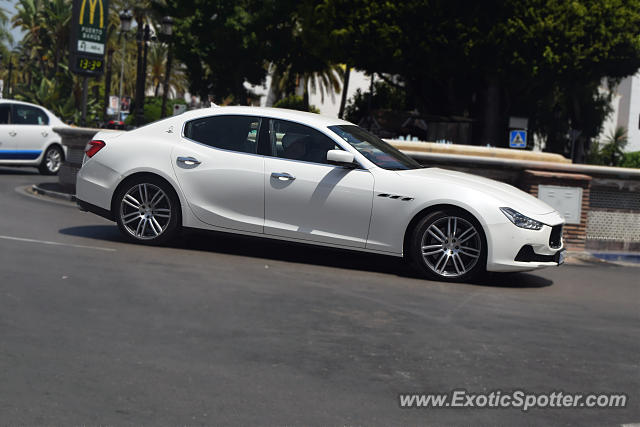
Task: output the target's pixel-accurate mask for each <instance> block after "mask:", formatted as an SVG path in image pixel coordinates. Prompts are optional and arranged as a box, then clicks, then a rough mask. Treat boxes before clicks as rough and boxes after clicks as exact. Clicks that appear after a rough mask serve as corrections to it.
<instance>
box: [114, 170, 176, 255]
mask: <svg viewBox="0 0 640 427" xmlns="http://www.w3.org/2000/svg"><path fill="white" fill-rule="evenodd" d="M114 201H115V203H114V211H115V212H114V216H115V217H116V222H117V223H118V228H120V231H121V232H122V233H123V234H124V235H125V236H126V237H127V239H128V240H130V241H133V242H137V243H144V244H150V245H159V244H162V243H165V242H167V241H168V240H169V239H171V238H172V237H173V236H174V235H175V234H176V232H177V231H178V228H179V215H180V214H179V209H180V203H179V201H178V197H177V196H176V194H175V192H174V191H173V189H172V188H171V187H170V186H169V185H168V184H167V183H166V182H164V181H163V180H161V179H157V178H155V177H141V178H137V179H133V180H131V181H129V182H127V183H126V184H125V185H123V186H122V187H121V188H120V190H119V191H118V193H117V194H116V197H115V200H114Z"/></svg>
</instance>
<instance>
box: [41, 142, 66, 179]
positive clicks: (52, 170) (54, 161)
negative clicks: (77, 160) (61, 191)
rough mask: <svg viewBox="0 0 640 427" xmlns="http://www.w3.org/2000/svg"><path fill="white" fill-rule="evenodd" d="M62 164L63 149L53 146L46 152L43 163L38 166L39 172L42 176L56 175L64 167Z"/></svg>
mask: <svg viewBox="0 0 640 427" xmlns="http://www.w3.org/2000/svg"><path fill="white" fill-rule="evenodd" d="M62 162H64V152H63V151H62V148H60V147H59V146H57V145H52V146H50V147H48V148H47V149H46V150H45V152H44V156H42V161H41V162H40V165H39V166H38V171H40V173H41V174H42V175H56V174H57V173H58V171H59V170H60V166H62Z"/></svg>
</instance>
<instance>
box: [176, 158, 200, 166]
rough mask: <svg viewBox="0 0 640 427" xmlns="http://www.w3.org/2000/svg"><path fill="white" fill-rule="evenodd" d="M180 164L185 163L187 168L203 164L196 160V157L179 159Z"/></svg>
mask: <svg viewBox="0 0 640 427" xmlns="http://www.w3.org/2000/svg"><path fill="white" fill-rule="evenodd" d="M178 162H179V163H184V164H185V165H187V166H194V165H199V164H200V163H202V162H201V161H200V160H198V159H196V158H195V157H178Z"/></svg>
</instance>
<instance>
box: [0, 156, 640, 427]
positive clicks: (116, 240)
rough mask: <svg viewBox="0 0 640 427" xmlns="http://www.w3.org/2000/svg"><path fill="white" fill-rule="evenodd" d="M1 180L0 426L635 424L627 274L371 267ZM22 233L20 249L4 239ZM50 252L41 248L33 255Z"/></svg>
mask: <svg viewBox="0 0 640 427" xmlns="http://www.w3.org/2000/svg"><path fill="white" fill-rule="evenodd" d="M47 180H49V181H50V180H55V178H43V177H40V176H37V175H35V173H33V172H31V171H30V170H28V169H10V168H0V424H2V425H5V424H11V425H20V424H25V425H33V424H57V425H72V424H73V425H79V424H88V425H95V424H111V425H128V424H136V425H140V424H146V425H196V424H204V425H213V424H216V425H283V424H287V425H386V426H388V425H445V424H446V425H451V424H455V425H496V424H500V425H523V424H526V425H545V426H548V425H570V424H574V425H575V424H578V425H599V426H600V425H620V424H624V423H639V422H640V405H639V401H640V367H639V362H640V281H639V280H638V276H639V274H640V269H638V268H633V267H618V266H611V265H592V264H585V265H565V266H562V267H561V268H553V269H547V270H542V271H540V272H536V273H534V274H512V275H494V276H492V277H490V278H488V279H486V280H485V281H484V282H483V283H479V284H444V283H438V282H429V281H424V280H420V279H418V278H415V277H413V276H412V273H411V272H410V271H409V270H407V268H406V267H405V266H404V265H403V264H402V263H401V262H400V261H398V260H395V259H393V258H386V257H382V256H375V255H367V254H358V253H351V252H345V251H334V250H329V249H318V248H312V247H306V246H297V245H290V244H287V243H281V242H272V241H266V240H258V239H249V238H238V237H233V236H227V235H221V234H209V233H206V234H199V233H198V234H196V233H187V234H186V235H185V236H184V237H182V238H180V239H179V240H178V241H177V242H176V243H175V245H173V246H172V247H163V248H148V247H143V246H138V245H132V244H127V243H123V241H122V240H121V238H120V236H119V234H118V231H117V229H116V227H115V225H113V224H111V223H109V222H108V221H106V220H103V219H102V218H99V217H97V216H94V215H92V214H88V213H83V212H80V211H78V210H77V209H75V208H74V207H73V206H71V205H70V204H66V203H61V202H52V201H45V200H42V199H41V198H40V199H38V198H35V197H29V196H27V195H26V194H24V193H22V192H20V191H17V190H16V188H17V187H21V186H25V185H29V184H33V183H38V182H44V181H47ZM15 239H31V240H15ZM43 241H45V242H53V243H57V244H52V243H43ZM453 389H467V390H469V391H470V392H482V391H487V390H494V389H501V390H506V391H510V390H514V389H525V390H526V391H529V392H535V393H542V392H551V391H554V390H563V391H565V392H583V393H588V392H624V393H627V394H628V396H629V403H628V406H627V408H626V409H604V410H603V409H584V408H576V409H533V410H530V411H528V412H527V413H523V412H522V411H520V410H517V409H468V408H465V409H460V408H457V409H453V408H448V409H400V407H399V404H398V394H399V393H402V392H442V393H444V392H448V391H451V390H453Z"/></svg>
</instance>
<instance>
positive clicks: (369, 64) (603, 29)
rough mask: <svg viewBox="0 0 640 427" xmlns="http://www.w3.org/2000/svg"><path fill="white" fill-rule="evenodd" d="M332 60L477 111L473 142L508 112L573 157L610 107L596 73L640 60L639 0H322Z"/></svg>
mask: <svg viewBox="0 0 640 427" xmlns="http://www.w3.org/2000/svg"><path fill="white" fill-rule="evenodd" d="M320 9H321V10H322V13H321V14H320V17H319V19H321V20H323V21H324V23H325V25H326V27H327V28H328V29H329V34H330V39H331V40H332V41H333V42H334V43H335V44H336V45H337V46H338V47H337V48H336V49H335V51H336V52H338V58H337V59H338V60H341V61H348V62H349V64H353V66H354V67H356V68H359V69H363V70H365V71H367V72H369V73H372V72H376V73H388V74H393V75H398V76H399V77H400V80H401V81H402V82H403V84H404V86H405V88H406V94H407V104H408V105H411V106H415V107H416V108H418V109H419V110H420V111H421V112H423V113H431V114H438V115H459V116H467V117H471V118H474V119H476V122H477V123H478V125H479V127H480V129H479V132H476V131H474V135H475V138H476V142H477V143H491V144H492V145H505V144H506V142H507V136H506V130H507V119H508V117H509V116H525V117H529V119H530V126H529V127H530V130H531V131H533V132H535V133H537V134H539V135H540V136H541V137H542V138H543V139H545V140H546V147H547V150H550V151H554V152H559V153H562V154H565V155H567V154H568V153H569V152H570V145H569V142H568V138H567V137H566V134H567V133H568V130H569V129H570V128H573V129H577V130H579V131H581V136H580V137H579V139H578V141H577V147H576V148H577V149H576V152H577V153H578V155H577V157H578V159H579V160H580V159H581V157H582V156H583V153H584V152H585V151H586V150H587V149H588V146H589V143H590V140H591V139H592V138H594V137H595V136H596V135H598V134H599V131H600V125H601V123H602V121H603V119H604V117H605V116H606V114H607V101H608V97H607V96H606V95H605V96H602V95H601V94H600V93H599V91H598V88H599V85H600V83H601V81H602V79H603V78H605V77H609V78H612V79H619V78H621V77H624V76H627V75H631V74H633V73H635V72H636V70H637V69H638V67H640V37H638V30H637V29H638V27H640V1H639V0H580V1H578V0H576V1H571V2H565V1H558V0H507V1H498V0H487V1H482V2H466V1H461V0H453V1H446V2H445V1H437V0H431V1H429V0H408V1H404V2H390V1H385V0H372V1H368V0H367V1H365V0H324V1H323V3H322V6H321V7H320Z"/></svg>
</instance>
